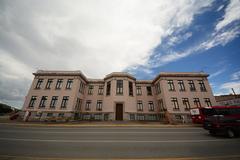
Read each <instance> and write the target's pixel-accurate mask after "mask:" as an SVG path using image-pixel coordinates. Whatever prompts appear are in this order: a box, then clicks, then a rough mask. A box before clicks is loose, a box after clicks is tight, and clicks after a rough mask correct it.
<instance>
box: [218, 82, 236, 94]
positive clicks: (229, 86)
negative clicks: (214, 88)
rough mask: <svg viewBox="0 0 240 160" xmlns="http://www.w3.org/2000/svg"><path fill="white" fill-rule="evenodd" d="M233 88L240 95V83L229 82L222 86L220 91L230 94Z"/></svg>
mask: <svg viewBox="0 0 240 160" xmlns="http://www.w3.org/2000/svg"><path fill="white" fill-rule="evenodd" d="M232 88H233V89H234V91H235V92H236V93H237V94H240V81H235V82H227V83H224V84H222V85H221V86H220V89H223V90H225V91H228V93H232Z"/></svg>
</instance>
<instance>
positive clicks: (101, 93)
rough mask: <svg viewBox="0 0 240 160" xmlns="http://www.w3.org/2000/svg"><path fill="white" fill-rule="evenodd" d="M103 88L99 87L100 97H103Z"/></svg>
mask: <svg viewBox="0 0 240 160" xmlns="http://www.w3.org/2000/svg"><path fill="white" fill-rule="evenodd" d="M103 88H104V87H103V86H99V87H98V95H103Z"/></svg>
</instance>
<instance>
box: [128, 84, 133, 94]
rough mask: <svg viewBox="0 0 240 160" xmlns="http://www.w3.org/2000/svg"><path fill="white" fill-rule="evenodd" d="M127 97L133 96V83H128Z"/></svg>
mask: <svg viewBox="0 0 240 160" xmlns="http://www.w3.org/2000/svg"><path fill="white" fill-rule="evenodd" d="M128 89H129V96H133V83H132V82H128Z"/></svg>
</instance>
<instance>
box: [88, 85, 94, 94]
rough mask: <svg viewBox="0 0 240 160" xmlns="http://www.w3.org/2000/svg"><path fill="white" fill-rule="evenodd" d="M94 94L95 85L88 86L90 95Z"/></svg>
mask: <svg viewBox="0 0 240 160" xmlns="http://www.w3.org/2000/svg"><path fill="white" fill-rule="evenodd" d="M92 94H93V85H90V86H88V95H92Z"/></svg>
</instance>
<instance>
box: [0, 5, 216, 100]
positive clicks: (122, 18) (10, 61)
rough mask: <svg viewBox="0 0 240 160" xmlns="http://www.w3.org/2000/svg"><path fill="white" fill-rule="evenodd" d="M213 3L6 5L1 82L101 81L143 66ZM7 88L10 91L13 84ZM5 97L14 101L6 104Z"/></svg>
mask: <svg viewBox="0 0 240 160" xmlns="http://www.w3.org/2000/svg"><path fill="white" fill-rule="evenodd" d="M211 3H212V0H207V1H191V0H182V1H175V0H169V1H159V0H151V1H145V0H131V1H129V0H102V1H99V0H89V1H83V0H78V1H67V0H66V1H63V0H51V1H40V0H39V1H25V0H22V1H21V2H20V1H4V0H3V1H1V2H0V10H1V12H0V49H1V53H0V54H1V62H2V63H1V74H0V76H1V77H0V79H2V80H7V79H15V80H16V79H18V78H20V79H21V78H22V77H28V79H29V78H32V75H31V72H33V71H34V70H35V69H36V68H40V69H65V70H76V69H80V70H82V71H83V72H84V73H85V74H86V75H87V76H88V77H91V78H99V77H101V78H102V77H103V76H104V75H106V74H108V73H109V72H112V71H122V70H124V69H126V68H128V67H129V66H136V65H144V64H146V63H147V62H148V60H149V56H150V55H151V53H152V50H153V49H154V48H155V47H156V46H157V45H159V44H161V41H162V39H163V38H164V37H167V36H170V35H171V34H172V33H173V32H174V31H175V30H176V29H180V28H185V27H187V26H189V25H190V24H191V22H192V20H193V18H194V16H195V15H196V14H199V13H201V12H203V11H204V8H205V7H208V6H210V5H211ZM8 71H9V72H8ZM146 72H148V70H146ZM7 83H9V85H8V86H9V87H10V86H11V84H10V83H13V82H12V81H8V82H7ZM19 83H20V81H19ZM23 87H24V86H23ZM6 89H7V88H6ZM23 90H25V88H24V89H23ZM13 93H14V91H13ZM0 94H2V95H3V93H0ZM21 95H22V94H21ZM7 96H11V95H5V96H4V99H6V100H7ZM0 98H2V97H1V95H0Z"/></svg>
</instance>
